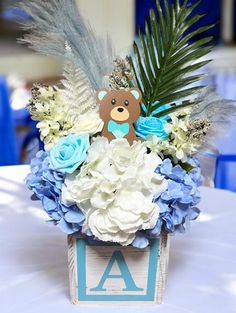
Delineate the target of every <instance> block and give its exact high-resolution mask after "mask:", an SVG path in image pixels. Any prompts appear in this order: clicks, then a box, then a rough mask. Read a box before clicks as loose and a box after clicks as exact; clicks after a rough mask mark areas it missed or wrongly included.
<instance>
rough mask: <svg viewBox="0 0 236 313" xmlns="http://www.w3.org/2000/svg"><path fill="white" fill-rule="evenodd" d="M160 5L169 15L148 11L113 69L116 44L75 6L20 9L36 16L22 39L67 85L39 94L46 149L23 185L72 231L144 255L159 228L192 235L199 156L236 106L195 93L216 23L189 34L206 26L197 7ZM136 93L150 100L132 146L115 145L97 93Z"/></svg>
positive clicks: (208, 91)
mask: <svg viewBox="0 0 236 313" xmlns="http://www.w3.org/2000/svg"><path fill="white" fill-rule="evenodd" d="M164 3H165V9H164V11H163V8H162V6H161V4H160V3H159V1H157V7H156V11H157V13H156V12H155V11H154V10H151V11H150V19H149V20H148V21H147V23H146V28H145V33H142V32H141V31H140V32H139V39H138V40H137V42H135V43H134V53H132V56H127V57H126V58H125V59H121V58H119V57H117V58H116V59H115V61H114V62H112V59H113V58H114V52H113V49H112V44H111V41H110V40H109V39H101V38H98V37H97V36H95V34H94V32H93V31H92V30H91V29H90V28H89V27H88V26H87V25H86V23H85V22H84V21H83V19H82V17H81V16H80V15H79V14H78V12H77V10H76V9H75V7H74V6H75V4H74V3H73V1H69V2H68V3H67V2H65V1H63V0H60V1H56V0H52V1H48V2H43V3H41V2H37V1H30V2H28V1H25V2H24V4H23V8H24V9H25V11H26V12H27V13H28V14H30V16H31V17H32V19H31V20H30V21H29V22H28V24H27V25H26V27H25V28H26V29H27V30H28V29H30V31H31V33H30V34H27V35H26V36H25V37H24V39H23V41H24V42H27V43H30V44H31V46H32V47H33V48H34V49H35V50H37V51H39V52H42V53H46V54H53V55H56V56H63V58H64V59H65V66H64V69H65V70H64V74H63V76H64V78H63V79H62V80H61V84H60V85H58V86H53V87H51V86H46V85H38V84H36V85H34V87H33V89H32V99H31V101H30V103H29V104H28V109H29V112H30V114H31V117H32V118H33V119H34V120H37V121H38V124H37V127H38V129H39V131H40V136H41V140H42V141H43V143H44V151H40V152H38V154H37V156H36V157H35V159H33V160H32V163H31V173H30V174H29V175H28V177H27V186H28V187H29V188H30V189H31V190H32V191H33V192H34V193H35V195H36V196H37V198H38V199H40V201H41V202H42V206H43V208H44V210H45V211H46V212H47V213H48V216H49V218H50V220H49V221H50V222H51V223H52V224H54V225H56V226H57V227H59V228H60V229H61V230H62V231H63V232H65V233H66V234H78V233H81V234H83V235H85V236H87V237H89V239H90V240H99V241H103V242H115V243H119V244H121V245H130V244H131V245H133V246H135V247H138V248H145V247H146V246H147V245H148V243H149V238H154V237H158V236H159V235H160V234H161V232H162V231H163V230H164V231H167V232H169V233H176V232H184V231H185V229H186V227H187V226H188V225H189V222H190V221H192V220H195V219H196V218H197V217H198V215H199V213H200V211H199V209H198V208H197V205H198V203H199V201H200V198H201V197H200V192H199V189H198V188H199V186H200V185H201V182H202V176H201V170H200V164H199V161H198V154H199V152H201V153H202V152H204V150H206V149H210V148H211V146H212V143H213V139H214V138H215V137H216V136H217V134H218V133H219V131H218V130H219V127H221V126H222V124H224V125H226V124H227V123H228V121H229V120H230V117H231V116H232V115H233V113H235V106H234V104H232V103H231V102H229V101H225V100H223V99H221V97H219V96H217V95H216V94H215V93H214V91H213V90H212V88H209V87H208V88H207V87H203V86H199V85H197V86H196V85H195V86H193V85H192V84H193V83H196V82H197V81H199V80H200V79H201V78H202V77H203V75H199V74H195V71H196V70H198V69H200V68H201V67H203V66H204V65H206V64H207V63H208V62H209V61H208V60H200V58H202V57H203V56H205V55H206V54H207V53H208V52H209V51H210V50H211V48H212V46H211V41H212V38H209V37H203V38H202V39H198V37H197V36H198V35H202V34H203V33H204V31H206V30H207V29H208V28H209V27H211V26H209V25H208V26H204V27H201V28H199V29H198V30H196V31H191V30H190V29H191V26H192V25H193V24H194V23H196V22H197V21H198V20H200V19H201V17H202V16H200V15H194V16H193V17H192V15H191V14H192V12H193V11H194V9H195V7H196V5H195V4H194V5H188V3H187V1H184V3H183V4H182V5H181V6H180V5H179V3H178V1H176V3H175V5H173V7H172V8H171V7H169V6H168V5H167V1H164ZM39 13H40V14H39ZM59 16H60V18H59ZM194 39H195V40H194ZM133 87H137V88H138V89H139V91H140V93H141V97H142V100H141V101H140V116H139V118H138V119H137V120H136V121H135V122H134V123H133V126H134V129H135V134H136V140H134V141H133V142H132V143H131V144H130V142H128V140H127V138H126V137H125V136H119V137H114V138H113V140H108V139H107V138H106V137H104V136H102V135H101V134H102V130H103V128H104V120H103V119H102V118H101V116H102V114H101V109H100V108H99V106H100V105H99V103H98V101H97V98H96V93H97V92H99V90H101V89H102V88H107V90H108V92H111V91H116V92H119V91H121V90H123V91H126V92H129V90H130V88H133ZM189 97H190V99H189ZM223 108H224V111H223ZM102 110H103V111H106V110H109V106H107V109H106V106H103V107H102Z"/></svg>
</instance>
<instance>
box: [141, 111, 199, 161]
mask: <svg viewBox="0 0 236 313" xmlns="http://www.w3.org/2000/svg"><path fill="white" fill-rule="evenodd" d="M184 114H189V112H188V111H186V110H185V111H184V112H181V116H182V117H181V119H180V118H179V116H180V113H179V112H178V113H176V114H172V115H171V116H170V117H171V121H170V122H169V123H166V125H165V131H166V132H167V133H168V134H169V138H168V139H167V140H164V141H163V140H161V139H159V138H157V137H156V136H149V137H148V138H147V146H148V147H149V148H150V150H151V151H153V152H156V153H157V154H159V155H160V156H161V157H162V158H164V157H165V156H171V157H172V158H173V160H174V161H175V162H176V163H177V162H178V161H182V162H186V161H187V159H188V157H189V156H192V155H193V154H195V153H196V152H197V151H198V149H199V147H200V145H201V142H199V141H197V140H192V139H191V137H190V136H189V125H190V121H189V117H188V115H186V116H185V117H183V116H184Z"/></svg>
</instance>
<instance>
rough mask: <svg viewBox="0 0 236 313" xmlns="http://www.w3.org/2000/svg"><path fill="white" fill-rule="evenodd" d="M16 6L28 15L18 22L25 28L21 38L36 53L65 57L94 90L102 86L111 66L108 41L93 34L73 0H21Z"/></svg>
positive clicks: (111, 60)
mask: <svg viewBox="0 0 236 313" xmlns="http://www.w3.org/2000/svg"><path fill="white" fill-rule="evenodd" d="M19 6H20V7H21V8H22V9H23V10H24V11H25V12H26V13H27V14H28V15H29V16H30V17H31V19H29V20H28V21H27V22H23V21H22V22H20V23H21V25H22V27H23V29H24V30H25V31H26V32H27V34H26V35H25V36H24V38H23V39H22V40H21V42H23V43H26V44H29V46H30V47H31V48H32V49H34V50H35V51H37V52H39V53H42V54H46V55H53V56H58V57H64V58H68V59H69V60H68V61H71V62H72V63H74V65H75V66H76V67H77V68H78V69H79V70H81V71H83V72H84V74H86V76H87V79H88V81H89V82H90V84H91V87H92V88H93V89H94V90H98V89H99V88H101V87H102V81H103V78H104V76H106V75H109V74H110V73H111V71H112V66H113V51H112V45H111V41H110V39H109V38H108V36H107V38H99V37H98V36H96V34H95V33H94V31H93V30H92V28H91V27H90V26H89V25H88V24H87V23H85V21H84V20H83V18H82V17H81V15H80V13H79V11H78V9H77V6H76V4H75V1H74V0H49V1H46V0H30V1H29V0H23V1H22V2H20V5H19ZM66 45H68V46H69V47H70V49H71V53H70V54H68V53H66Z"/></svg>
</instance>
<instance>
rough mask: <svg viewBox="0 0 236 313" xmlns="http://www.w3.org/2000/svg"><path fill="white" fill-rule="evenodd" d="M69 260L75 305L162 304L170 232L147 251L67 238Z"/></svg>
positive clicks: (153, 240) (72, 237)
mask: <svg viewBox="0 0 236 313" xmlns="http://www.w3.org/2000/svg"><path fill="white" fill-rule="evenodd" d="M68 257H69V277H70V295H71V301H72V303H73V304H95V303H98V302H99V303H101V302H102V303H105V304H112V303H114V302H115V303H119V304H134V303H143V304H148V303H153V304H160V303H161V302H162V297H163V291H164V287H165V281H166V274H167V266H168V258H169V235H168V234H167V233H162V234H161V236H160V237H159V238H157V239H151V240H150V245H149V246H148V247H147V248H145V249H137V248H134V247H132V246H126V247H124V246H119V245H117V244H113V243H107V244H106V243H101V242H97V243H94V241H93V242H90V241H89V240H88V239H86V238H84V237H81V236H79V237H76V236H68Z"/></svg>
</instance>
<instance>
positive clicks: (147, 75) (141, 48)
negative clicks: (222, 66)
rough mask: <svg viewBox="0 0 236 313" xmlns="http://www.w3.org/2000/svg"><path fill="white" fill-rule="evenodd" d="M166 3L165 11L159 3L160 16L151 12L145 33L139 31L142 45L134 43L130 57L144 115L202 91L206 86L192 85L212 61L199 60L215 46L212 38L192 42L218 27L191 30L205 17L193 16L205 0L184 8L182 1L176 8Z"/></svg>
mask: <svg viewBox="0 0 236 313" xmlns="http://www.w3.org/2000/svg"><path fill="white" fill-rule="evenodd" d="M163 1H164V6H163V8H162V6H161V3H160V0H156V8H157V14H156V13H155V12H154V10H150V18H149V21H146V24H145V33H144V34H143V33H142V32H141V31H139V43H136V42H134V46H133V47H134V57H133V58H130V62H131V65H132V68H133V72H134V76H135V79H136V82H137V85H138V87H139V88H140V90H141V91H142V95H143V103H144V110H143V114H145V115H147V116H148V115H151V114H152V112H153V111H155V110H156V109H157V108H158V107H160V106H162V105H163V104H166V103H172V102H179V101H180V100H182V99H184V98H187V97H189V96H190V95H192V94H194V93H196V92H199V91H200V90H201V89H202V87H203V86H199V87H192V86H191V84H192V83H195V82H197V81H199V80H200V79H202V77H203V76H202V75H194V74H193V72H194V71H196V70H198V69H199V68H201V67H202V66H204V65H206V64H207V63H208V62H210V60H206V61H205V60H204V61H202V60H201V61H200V60H199V59H201V58H202V57H204V56H205V55H206V54H208V53H209V52H210V51H211V49H212V47H213V46H212V45H210V43H211V41H212V37H205V38H203V39H200V40H196V41H194V42H190V41H191V40H192V39H193V38H194V37H196V36H197V35H199V34H202V33H204V32H205V31H206V30H207V29H209V28H211V27H213V26H214V25H209V26H203V27H200V28H198V29H197V30H194V31H192V32H190V31H189V29H190V27H191V26H192V25H194V24H195V23H196V22H197V21H199V20H200V19H201V18H202V17H203V16H204V15H199V14H197V15H194V16H191V15H192V12H193V10H194V9H195V8H196V7H197V6H198V5H199V4H200V2H201V0H200V1H198V2H197V3H195V4H193V5H192V6H188V5H187V0H184V2H183V4H182V5H181V6H180V4H179V0H176V2H175V4H174V5H172V6H169V5H168V1H167V0H163ZM190 16H191V17H190ZM155 102H156V104H155V105H153V103H155ZM191 105H193V104H192V103H191ZM185 106H186V105H185ZM177 109H179V108H178V106H174V107H172V108H171V112H174V111H175V110H177ZM168 113H169V111H168ZM158 114H159V115H160V113H158ZM159 115H158V116H159ZM162 115H163V114H162Z"/></svg>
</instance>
